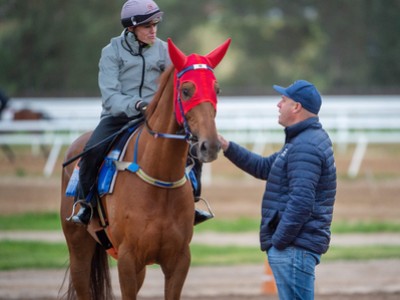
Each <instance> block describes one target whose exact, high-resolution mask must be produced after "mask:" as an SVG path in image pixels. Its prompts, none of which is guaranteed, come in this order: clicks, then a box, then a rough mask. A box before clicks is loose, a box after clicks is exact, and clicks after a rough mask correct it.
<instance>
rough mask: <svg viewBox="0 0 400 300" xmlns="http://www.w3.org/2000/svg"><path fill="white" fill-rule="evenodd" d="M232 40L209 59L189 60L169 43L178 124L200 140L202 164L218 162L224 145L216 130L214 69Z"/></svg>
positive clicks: (216, 84) (216, 92)
mask: <svg viewBox="0 0 400 300" xmlns="http://www.w3.org/2000/svg"><path fill="white" fill-rule="evenodd" d="M230 42H231V40H230V39H228V40H227V41H226V42H225V43H223V44H222V45H220V46H219V47H217V48H216V49H215V50H213V51H212V52H210V53H209V54H207V55H205V56H201V55H198V54H191V55H189V56H186V55H185V54H184V53H183V52H182V51H181V50H179V49H178V48H177V47H176V46H175V45H174V43H173V42H172V41H171V40H170V39H168V50H169V55H170V58H171V61H172V63H173V64H174V66H175V79H174V80H175V89H174V99H175V100H174V101H175V103H174V106H175V116H176V121H177V122H178V124H179V125H183V126H184V127H187V128H190V131H191V133H192V134H193V135H194V136H195V138H197V139H198V143H197V144H196V145H197V147H196V152H197V156H198V158H199V159H200V161H203V162H210V161H213V160H215V159H216V158H217V155H218V152H219V150H220V143H219V141H218V137H217V130H216V126H215V115H216V111H217V94H218V92H219V86H218V82H217V80H216V78H215V75H214V72H213V69H214V68H215V67H216V66H217V65H218V64H219V63H220V61H221V60H222V58H223V57H224V56H225V53H226V51H227V50H228V47H229V44H230Z"/></svg>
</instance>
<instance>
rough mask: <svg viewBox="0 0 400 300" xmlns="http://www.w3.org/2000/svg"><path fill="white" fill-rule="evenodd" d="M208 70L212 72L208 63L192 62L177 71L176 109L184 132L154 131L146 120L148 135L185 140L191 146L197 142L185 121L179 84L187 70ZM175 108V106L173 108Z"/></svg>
mask: <svg viewBox="0 0 400 300" xmlns="http://www.w3.org/2000/svg"><path fill="white" fill-rule="evenodd" d="M204 69H206V70H209V71H211V72H214V70H213V68H211V67H210V66H209V65H207V64H193V65H190V66H188V67H186V68H184V69H183V70H182V71H180V72H178V73H177V74H176V79H177V80H176V87H175V89H176V91H177V93H176V94H177V99H176V100H177V101H176V102H177V104H178V109H179V113H180V116H181V117H182V127H183V130H184V134H179V133H177V134H173V133H162V132H157V131H154V130H152V129H151V128H150V126H149V124H148V122H147V120H146V121H145V127H146V130H147V132H148V133H150V135H152V136H153V137H154V138H166V139H178V140H185V141H186V142H187V143H189V144H190V147H193V146H194V145H195V144H196V143H197V142H198V139H197V137H196V136H194V135H193V134H192V132H191V131H190V127H189V124H188V122H187V119H186V116H185V113H184V110H183V104H182V99H181V96H180V95H181V94H180V93H179V88H180V84H181V77H182V76H183V75H184V74H185V73H187V72H189V71H195V70H204ZM175 109H176V108H175Z"/></svg>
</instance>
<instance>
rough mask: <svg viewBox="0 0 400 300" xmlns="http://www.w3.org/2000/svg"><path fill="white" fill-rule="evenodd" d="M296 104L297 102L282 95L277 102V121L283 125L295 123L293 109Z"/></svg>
mask: <svg viewBox="0 0 400 300" xmlns="http://www.w3.org/2000/svg"><path fill="white" fill-rule="evenodd" d="M297 104H298V103H297V102H295V101H293V100H292V99H290V98H288V97H286V96H283V95H282V99H281V101H279V103H278V108H279V118H278V123H279V124H281V125H282V126H283V127H288V126H290V125H293V124H294V123H295V122H294V120H295V114H294V110H295V108H296V106H297Z"/></svg>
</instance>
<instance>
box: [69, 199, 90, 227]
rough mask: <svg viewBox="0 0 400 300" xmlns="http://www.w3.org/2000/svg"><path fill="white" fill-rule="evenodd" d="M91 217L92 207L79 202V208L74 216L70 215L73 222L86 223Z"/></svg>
mask: <svg viewBox="0 0 400 300" xmlns="http://www.w3.org/2000/svg"><path fill="white" fill-rule="evenodd" d="M91 217H92V208H91V207H90V205H88V204H86V203H83V202H81V208H80V209H79V211H78V213H77V214H76V215H75V216H72V218H71V221H72V222H73V223H75V224H80V225H88V224H89V221H90V219H91Z"/></svg>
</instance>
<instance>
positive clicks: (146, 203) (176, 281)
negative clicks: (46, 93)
mask: <svg viewBox="0 0 400 300" xmlns="http://www.w3.org/2000/svg"><path fill="white" fill-rule="evenodd" d="M229 44H230V39H229V40H227V41H226V42H225V43H224V44H222V45H220V46H219V47H217V48H216V49H215V50H213V51H212V52H210V53H209V54H208V55H206V56H200V55H198V54H191V55H189V56H186V55H184V54H183V52H181V50H179V49H178V48H177V47H176V46H175V45H174V44H173V43H172V41H171V40H168V50H169V55H170V57H171V61H172V63H173V66H171V67H170V68H168V69H167V70H166V71H165V72H164V74H163V75H162V76H161V78H160V85H159V89H158V91H157V93H156V95H155V96H154V99H153V100H152V102H151V103H150V104H149V107H148V109H147V111H146V116H145V118H146V122H145V124H144V125H142V126H141V127H140V128H139V129H138V132H140V133H138V132H136V133H134V135H133V138H131V139H130V141H129V145H128V146H127V148H126V149H127V151H126V152H125V157H124V159H123V160H124V162H125V163H126V165H127V166H128V165H129V164H131V163H130V162H132V161H134V164H133V165H134V166H135V167H134V169H135V170H137V169H140V170H141V171H142V173H144V172H146V178H147V179H149V178H150V180H147V181H145V180H144V179H143V176H139V175H140V174H139V173H140V172H136V173H134V172H135V170H134V171H133V172H129V171H122V172H119V173H118V176H117V178H116V181H115V187H114V191H113V193H112V194H107V195H106V196H103V197H102V203H103V204H104V206H105V210H106V214H107V219H108V221H109V226H108V233H109V237H110V240H111V242H112V245H113V246H114V247H113V252H109V253H110V254H111V255H112V256H113V257H115V258H117V266H118V275H119V282H120V288H121V294H122V299H125V300H127V299H129V300H132V299H136V297H137V294H138V292H139V290H140V288H141V286H142V283H143V281H144V278H145V271H146V266H147V265H149V264H154V263H155V264H159V265H160V266H161V270H162V272H163V273H164V277H165V283H164V284H165V288H164V293H165V299H168V300H177V299H180V295H181V292H182V288H183V285H184V281H185V279H186V276H187V273H188V270H189V265H190V248H189V244H190V241H191V239H192V235H193V222H194V197H193V193H192V187H191V185H190V183H189V182H188V181H186V177H185V166H186V159H187V155H188V151H189V147H193V148H194V149H195V150H196V153H197V157H198V159H199V160H200V161H202V162H211V161H213V160H215V159H216V158H217V155H218V152H219V150H220V143H219V141H218V137H217V130H216V125H215V115H216V104H217V93H218V89H219V88H218V83H217V81H216V79H215V76H214V73H213V69H214V68H215V67H216V66H217V65H218V64H219V63H220V61H221V60H222V58H223V57H224V55H225V53H226V51H227V49H228V47H229ZM182 132H184V134H182ZM88 136H89V134H85V135H83V136H81V137H80V138H78V140H77V141H75V142H74V143H73V144H72V145H71V147H70V148H69V150H68V151H67V154H66V160H68V159H70V158H71V157H74V156H76V155H77V154H78V153H80V152H81V151H82V149H83V146H84V145H85V143H86V141H87V139H88ZM130 170H131V168H130ZM72 172H73V166H72V165H70V166H68V167H66V168H64V170H63V174H62V201H61V219H62V228H63V231H64V235H65V238H66V241H67V245H68V249H69V258H70V283H69V288H68V291H67V293H66V295H65V296H66V297H67V298H68V299H81V300H84V299H96V300H101V299H110V298H112V291H111V288H110V276H109V269H108V257H107V254H106V251H105V250H104V248H103V247H102V246H100V245H99V243H98V238H97V236H96V234H94V231H95V230H96V227H97V228H98V227H99V225H98V222H96V218H95V217H94V218H93V219H92V221H91V223H90V224H89V226H88V227H87V228H85V227H80V226H76V225H75V224H72V223H71V222H68V221H66V218H67V217H68V216H69V215H70V213H71V210H72V205H73V198H71V197H67V196H65V189H66V186H67V184H68V181H69V178H70V177H71V174H72ZM158 183H161V184H158Z"/></svg>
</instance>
